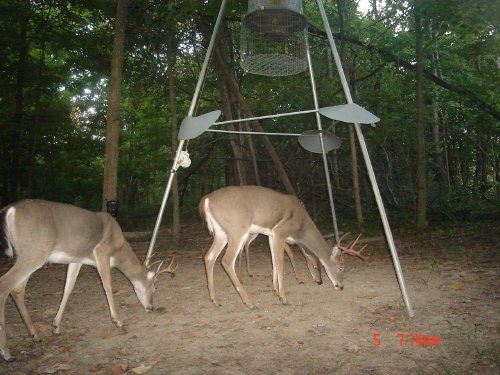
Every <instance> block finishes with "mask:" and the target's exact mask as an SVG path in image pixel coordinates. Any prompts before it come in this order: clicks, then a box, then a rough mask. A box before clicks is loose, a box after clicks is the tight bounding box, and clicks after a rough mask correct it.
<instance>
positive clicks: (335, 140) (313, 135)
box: [299, 129, 340, 154]
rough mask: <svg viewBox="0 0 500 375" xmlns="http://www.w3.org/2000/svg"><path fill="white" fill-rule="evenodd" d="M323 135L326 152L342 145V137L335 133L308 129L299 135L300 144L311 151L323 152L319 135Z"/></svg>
mask: <svg viewBox="0 0 500 375" xmlns="http://www.w3.org/2000/svg"><path fill="white" fill-rule="evenodd" d="M320 134H322V135H323V144H324V146H325V153H328V152H330V151H332V150H336V149H338V148H339V147H340V138H339V137H337V136H336V135H335V134H333V133H330V132H329V131H325V130H316V129H315V130H307V131H305V132H303V133H302V134H301V135H300V136H299V143H300V145H301V146H302V147H303V148H305V149H306V150H307V151H309V152H314V153H316V154H322V153H323V152H322V150H321V142H320V139H319V135H320Z"/></svg>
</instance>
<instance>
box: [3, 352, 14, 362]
mask: <svg viewBox="0 0 500 375" xmlns="http://www.w3.org/2000/svg"><path fill="white" fill-rule="evenodd" d="M2 352H3V351H2ZM2 357H3V359H4V360H5V361H6V362H14V361H15V360H16V357H14V356H12V355H10V353H9V352H7V353H5V352H3V353H2Z"/></svg>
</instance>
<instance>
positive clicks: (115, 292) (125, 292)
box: [113, 288, 129, 296]
mask: <svg viewBox="0 0 500 375" xmlns="http://www.w3.org/2000/svg"><path fill="white" fill-rule="evenodd" d="M128 292H129V289H128V288H127V289H125V288H121V289H118V290H113V295H114V296H121V295H122V294H128Z"/></svg>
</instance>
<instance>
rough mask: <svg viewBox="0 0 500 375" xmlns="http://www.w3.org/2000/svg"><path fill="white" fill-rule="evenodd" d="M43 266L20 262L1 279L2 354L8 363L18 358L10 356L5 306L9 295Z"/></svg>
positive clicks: (0, 345)
mask: <svg viewBox="0 0 500 375" xmlns="http://www.w3.org/2000/svg"><path fill="white" fill-rule="evenodd" d="M42 265H43V262H42V263H41V264H23V263H20V262H19V260H18V261H17V262H16V264H14V266H13V267H12V268H11V269H10V270H9V271H7V273H6V274H4V275H3V276H2V277H0V354H1V355H2V357H3V358H4V359H5V360H6V361H14V360H15V359H16V358H15V357H13V356H12V355H11V354H10V351H9V348H8V347H7V331H6V327H5V304H6V302H7V297H8V296H9V294H10V293H11V292H12V290H14V288H16V286H20V285H21V284H22V283H25V282H27V280H28V279H29V277H30V276H31V274H32V273H33V272H35V271H36V270H37V269H38V268H40V267H41V266H42Z"/></svg>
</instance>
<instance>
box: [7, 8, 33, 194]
mask: <svg viewBox="0 0 500 375" xmlns="http://www.w3.org/2000/svg"><path fill="white" fill-rule="evenodd" d="M23 6H24V7H25V9H24V12H23V14H22V16H21V20H20V23H19V34H20V35H19V40H20V43H19V55H18V56H19V57H18V64H17V77H16V102H15V103H16V104H15V109H14V122H13V126H12V128H11V141H12V154H11V155H10V165H11V168H10V173H9V174H10V181H9V184H8V186H7V190H8V193H7V200H8V201H10V202H12V201H15V200H17V199H18V198H19V185H20V179H21V178H20V167H21V159H22V157H21V152H22V144H21V143H22V136H21V135H22V133H23V128H24V93H23V89H24V81H25V72H26V59H27V56H28V23H29V8H30V3H29V1H26V2H25V4H24V5H23Z"/></svg>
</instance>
